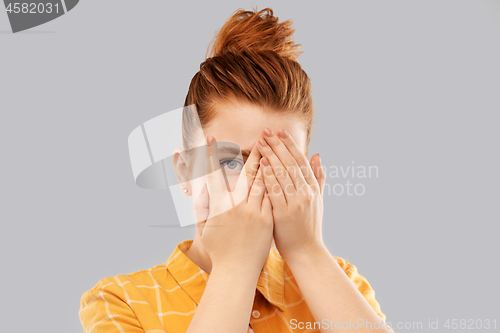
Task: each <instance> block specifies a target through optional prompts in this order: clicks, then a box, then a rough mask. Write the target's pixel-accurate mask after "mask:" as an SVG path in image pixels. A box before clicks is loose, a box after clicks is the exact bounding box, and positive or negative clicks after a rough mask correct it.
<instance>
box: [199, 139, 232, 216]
mask: <svg viewBox="0 0 500 333" xmlns="http://www.w3.org/2000/svg"><path fill="white" fill-rule="evenodd" d="M207 148H208V150H207V152H208V155H209V156H208V158H207V159H206V163H208V164H209V165H208V168H210V169H211V170H212V172H210V173H208V174H207V175H206V177H205V179H206V183H207V189H208V194H209V196H210V200H209V211H210V215H209V216H210V217H213V216H215V215H218V214H220V213H223V212H225V211H226V210H228V209H231V208H232V205H231V201H230V198H229V194H228V190H227V183H226V181H225V179H224V178H225V177H224V175H223V173H222V169H221V168H220V165H219V155H218V153H217V141H216V140H215V138H214V137H213V136H209V137H207Z"/></svg>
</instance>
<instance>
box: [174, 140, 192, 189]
mask: <svg viewBox="0 0 500 333" xmlns="http://www.w3.org/2000/svg"><path fill="white" fill-rule="evenodd" d="M172 165H173V167H174V170H175V174H176V176H177V181H178V182H179V189H180V190H181V191H182V193H184V194H185V195H187V196H191V195H192V191H191V182H190V181H189V168H188V165H187V163H186V154H185V152H184V150H182V148H179V147H177V148H175V150H174V154H173V156H172Z"/></svg>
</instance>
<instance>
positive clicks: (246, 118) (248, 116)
mask: <svg viewBox="0 0 500 333" xmlns="http://www.w3.org/2000/svg"><path fill="white" fill-rule="evenodd" d="M215 108H216V111H217V115H216V116H215V117H214V118H213V119H212V120H211V122H210V123H209V125H208V126H207V127H206V128H205V129H204V135H205V136H209V135H210V136H213V137H215V139H216V140H217V142H228V143H233V144H236V145H238V146H239V147H240V149H241V155H242V156H241V157H242V158H243V161H240V160H239V159H232V158H228V159H227V161H226V160H225V159H224V156H223V154H221V155H220V156H219V160H220V163H221V167H224V168H225V170H226V174H227V177H228V181H229V183H230V184H233V185H234V184H235V183H236V179H237V177H238V175H239V172H240V171H241V170H242V168H243V163H244V162H245V161H246V159H247V157H248V155H249V153H250V151H251V150H252V148H253V146H254V144H255V143H256V142H257V140H258V139H259V138H260V137H261V136H262V130H263V129H264V128H265V127H268V128H270V129H271V130H272V131H273V132H274V133H278V131H279V130H280V129H284V130H286V131H287V132H288V133H289V134H290V135H291V136H292V138H293V139H294V140H295V142H296V143H297V145H298V146H299V147H301V149H302V152H303V153H304V154H305V155H306V156H307V144H306V140H307V133H306V130H305V126H304V124H303V122H302V121H301V120H300V119H299V118H298V117H296V116H294V115H293V114H286V113H279V112H273V111H272V110H270V111H269V110H268V111H266V110H263V109H262V108H260V107H258V106H254V105H250V104H237V103H231V104H229V103H228V104H217V105H216V107H215ZM204 142H205V139H204V138H201V139H200V142H198V143H197V144H196V146H201V145H203V143H204ZM190 183H191V184H190V185H191V193H192V194H193V195H194V196H196V195H197V194H198V193H200V191H201V189H202V187H203V185H204V182H203V181H200V180H199V179H198V180H197V179H195V180H192V181H191V182H190Z"/></svg>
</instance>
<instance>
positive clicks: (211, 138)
mask: <svg viewBox="0 0 500 333" xmlns="http://www.w3.org/2000/svg"><path fill="white" fill-rule="evenodd" d="M207 142H208V143H212V142H215V138H214V137H213V136H211V135H209V136H207Z"/></svg>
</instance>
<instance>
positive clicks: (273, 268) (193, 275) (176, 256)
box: [164, 239, 285, 311]
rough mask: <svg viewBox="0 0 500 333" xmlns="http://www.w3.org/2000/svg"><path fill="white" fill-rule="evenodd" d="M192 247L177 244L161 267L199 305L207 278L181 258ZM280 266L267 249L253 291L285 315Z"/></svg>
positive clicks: (186, 242) (276, 255)
mask: <svg viewBox="0 0 500 333" xmlns="http://www.w3.org/2000/svg"><path fill="white" fill-rule="evenodd" d="M192 243H193V240H192V239H188V240H184V241H181V242H179V243H178V244H177V246H176V247H175V250H174V251H173V252H172V254H171V255H170V257H169V258H168V260H167V261H166V262H165V264H164V265H165V266H166V267H167V269H168V271H169V272H170V274H171V275H172V276H173V277H174V279H175V280H176V281H177V283H179V285H180V286H181V288H182V289H183V290H184V291H185V292H186V293H187V294H188V295H189V296H190V297H191V298H192V299H193V301H194V302H195V303H196V304H199V303H200V300H201V296H202V295H203V291H204V290H205V287H206V285H207V281H208V277H209V274H208V273H207V272H205V271H203V270H202V269H201V268H200V267H198V266H197V265H196V264H195V263H194V262H193V261H191V259H189V258H188V256H186V255H185V252H186V251H187V250H188V249H189V248H190V247H191V245H192ZM284 265H285V262H284V260H283V258H281V255H280V254H279V253H278V251H277V250H276V249H275V248H274V247H273V248H271V250H270V251H269V256H268V257H267V260H266V263H265V264H264V267H263V268H262V271H261V273H260V276H259V280H258V281H257V290H258V291H259V292H260V293H261V294H262V296H264V298H265V299H266V300H267V301H268V302H269V303H271V304H272V305H274V306H276V307H277V308H279V309H280V310H281V311H285V303H284V299H285V297H284V296H285V295H284V293H285V269H284Z"/></svg>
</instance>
